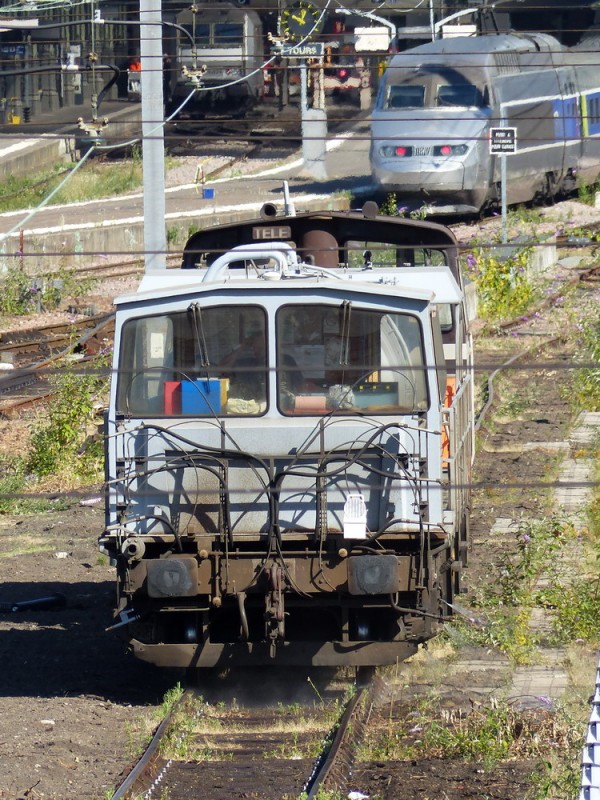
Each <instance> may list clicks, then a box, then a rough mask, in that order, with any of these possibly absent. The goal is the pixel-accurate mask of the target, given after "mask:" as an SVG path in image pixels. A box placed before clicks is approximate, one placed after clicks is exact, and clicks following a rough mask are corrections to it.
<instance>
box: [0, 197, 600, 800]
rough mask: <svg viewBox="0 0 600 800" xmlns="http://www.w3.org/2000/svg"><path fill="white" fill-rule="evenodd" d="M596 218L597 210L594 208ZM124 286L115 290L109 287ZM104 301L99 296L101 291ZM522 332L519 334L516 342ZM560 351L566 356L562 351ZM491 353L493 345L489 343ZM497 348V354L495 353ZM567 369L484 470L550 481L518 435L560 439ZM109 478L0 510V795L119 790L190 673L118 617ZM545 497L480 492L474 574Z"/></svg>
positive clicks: (488, 436) (381, 783) (411, 774)
mask: <svg viewBox="0 0 600 800" xmlns="http://www.w3.org/2000/svg"><path fill="white" fill-rule="evenodd" d="M596 216H600V215H598V212H597V213H596ZM114 294H115V291H114V287H111V288H110V289H108V290H107V291H106V293H105V294H104V295H103V297H104V298H105V299H106V298H109V297H112V296H113V295H114ZM99 299H100V298H99ZM512 343H514V340H513V342H512ZM554 355H555V356H556V357H557V358H560V359H568V358H569V357H570V354H569V352H568V351H565V350H564V349H562V350H558V351H556V353H554ZM482 357H483V358H488V357H489V358H491V357H492V354H489V353H488V354H482ZM495 357H497V354H495ZM563 379H564V380H566V378H565V377H564V375H563V374H561V373H560V372H556V373H555V374H549V373H548V371H547V370H543V369H540V371H539V372H538V373H537V374H534V375H533V376H532V374H531V373H523V374H521V375H520V376H518V377H517V378H516V380H517V382H518V383H519V385H518V386H517V389H516V391H517V393H522V394H523V395H524V396H528V392H529V391H530V387H531V386H532V385H534V386H535V387H536V398H537V400H541V403H542V405H539V404H538V405H536V407H535V410H534V411H531V413H529V410H528V409H527V408H525V409H524V410H523V412H522V413H521V414H520V416H519V418H517V419H512V420H510V421H507V422H506V423H504V424H499V425H497V426H495V427H494V429H490V430H488V429H486V428H485V426H484V428H483V430H482V432H481V434H480V441H481V449H480V452H479V454H478V459H477V468H476V475H475V477H476V479H478V480H485V481H491V482H495V481H498V480H500V479H501V480H502V481H506V480H513V479H514V481H516V482H518V481H519V480H524V479H527V480H529V481H532V480H535V479H537V478H541V476H542V474H543V473H544V471H545V470H546V469H547V466H548V459H549V458H553V457H554V456H552V455H549V454H548V453H547V452H544V451H543V450H535V451H531V452H525V453H523V452H520V450H519V448H518V446H517V445H518V443H519V442H521V441H549V442H550V441H560V440H562V439H564V438H565V433H566V430H567V427H568V425H569V424H570V422H571V412H570V409H569V406H568V404H567V403H566V401H565V400H564V397H563V394H562V391H561V389H562V382H563ZM16 431H18V429H17V428H16V427H15V425H14V423H5V424H4V426H2V427H0V446H1V445H4V447H17V446H18V440H19V435H18V433H16ZM100 496H101V487H100V486H97V487H91V488H90V491H89V493H88V494H87V495H86V498H85V499H84V500H83V501H81V502H75V503H74V504H73V506H72V508H70V509H69V510H67V511H54V512H47V513H45V514H42V515H34V516H23V517H12V516H0V663H1V664H2V667H3V668H2V680H1V682H0V719H1V720H2V725H1V728H0V798H1V799H2V800H21V798H27V800H32V799H33V800H39V799H40V798H44V799H45V800H72V799H73V800H75V798H77V800H88V799H89V800H92V799H93V800H98V798H103V797H110V790H111V789H112V787H114V785H115V784H116V783H117V781H118V777H119V775H120V774H121V773H122V772H123V771H124V770H127V768H128V767H129V765H130V764H131V763H132V760H133V759H134V757H135V755H136V753H138V752H139V742H140V738H141V736H143V735H144V733H147V732H148V730H149V727H148V724H147V723H142V719H143V718H148V717H149V715H150V714H151V712H152V710H153V709H154V708H155V707H156V706H157V704H159V703H160V701H161V700H162V698H163V695H164V693H165V691H166V690H167V689H168V688H170V687H172V686H173V685H174V684H175V683H176V682H177V681H178V680H183V677H184V676H183V675H182V674H181V673H178V672H176V671H160V670H157V669H154V668H152V667H150V666H147V665H144V664H143V663H141V662H138V661H137V660H135V659H134V658H133V657H132V656H131V655H129V654H128V653H127V652H126V647H125V644H124V643H123V642H121V641H120V640H119V639H118V638H117V636H116V635H115V633H111V632H106V630H105V629H106V627H108V626H109V625H110V624H111V608H112V605H113V596H114V571H113V569H112V568H111V567H110V566H109V565H108V564H107V563H106V561H105V560H103V559H102V558H101V556H100V554H99V552H98V550H97V537H98V535H99V534H100V532H101V530H102V526H103V510H102V504H101V501H100ZM543 505H544V499H543V497H542V495H541V494H538V493H536V492H531V491H527V492H522V493H521V494H517V495H516V499H515V495H514V494H513V493H508V494H507V495H506V497H505V498H504V500H499V501H498V500H494V503H493V504H492V503H490V502H489V500H488V496H487V494H486V490H485V489H482V490H480V491H479V492H476V495H475V503H474V509H473V515H472V527H473V534H474V539H475V548H474V555H475V559H474V562H473V566H472V567H470V569H471V570H472V574H473V576H474V577H476V576H477V572H478V570H480V569H482V568H484V566H485V563H486V562H485V561H484V560H482V558H483V555H482V553H481V547H478V544H477V543H478V541H481V540H483V538H485V536H486V535H487V533H488V532H489V525H490V523H491V522H492V521H493V519H494V518H495V517H503V516H505V517H513V518H514V516H515V513H516V514H519V513H521V512H522V513H523V514H524V515H530V514H536V513H538V512H539V509H540V508H542V507H543ZM54 595H60V597H59V598H54V600H55V604H54V605H53V606H52V605H51V606H50V607H47V608H44V607H38V608H31V609H29V610H23V609H19V610H12V609H13V606H14V604H15V603H19V602H21V601H26V600H36V599H40V598H49V597H52V596H54ZM531 770H532V765H531V764H528V763H521V762H517V761H515V762H511V763H509V764H506V765H504V766H502V767H501V768H497V769H496V770H494V771H493V773H490V774H488V773H486V772H485V771H483V770H482V768H481V767H479V766H478V765H474V764H467V763H463V762H447V761H437V760H428V761H420V762H411V763H403V762H389V761H386V762H381V763H380V762H376V763H370V764H364V765H361V768H360V770H359V771H357V772H356V774H355V775H354V776H353V779H355V780H354V784H355V785H354V786H353V787H352V788H354V789H355V790H357V791H360V792H361V793H363V794H365V795H367V796H368V797H370V798H375V797H377V798H381V800H384V798H385V800H387V798H390V799H391V798H393V799H394V800H400V798H402V799H403V800H413V798H414V800H416V799H417V798H419V799H420V800H422V799H423V798H428V797H436V798H446V800H459V798H468V797H479V798H481V797H488V798H494V800H496V799H497V800H517V799H518V798H523V797H524V796H525V791H526V787H527V785H528V780H529V776H530V774H531Z"/></svg>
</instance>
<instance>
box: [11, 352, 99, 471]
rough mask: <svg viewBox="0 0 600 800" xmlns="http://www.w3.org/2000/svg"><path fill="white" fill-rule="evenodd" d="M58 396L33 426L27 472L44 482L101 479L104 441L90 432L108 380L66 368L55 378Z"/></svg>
mask: <svg viewBox="0 0 600 800" xmlns="http://www.w3.org/2000/svg"><path fill="white" fill-rule="evenodd" d="M51 381H52V382H53V383H54V385H55V387H56V394H55V395H54V396H53V397H52V399H51V400H50V402H49V404H48V407H47V409H46V412H45V414H44V416H43V417H40V419H39V420H38V422H37V423H36V424H35V425H34V426H33V429H32V432H31V437H30V451H29V454H28V457H27V462H26V470H27V472H28V473H31V474H33V475H35V476H37V477H40V478H43V477H45V476H47V475H51V474H53V473H59V474H65V473H69V474H72V475H74V476H77V477H78V478H80V479H83V480H91V479H97V478H99V477H100V475H101V468H102V461H103V454H104V453H103V443H102V437H101V436H100V435H98V434H97V431H96V432H95V435H89V428H90V426H91V425H93V423H94V420H95V418H96V413H97V406H98V398H103V397H104V395H105V393H106V391H107V388H108V379H107V377H106V376H105V375H103V374H102V373H99V372H85V371H81V370H76V369H74V368H66V369H64V370H63V371H61V373H60V374H59V375H56V376H52V377H51Z"/></svg>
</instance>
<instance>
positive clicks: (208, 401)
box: [181, 378, 221, 414]
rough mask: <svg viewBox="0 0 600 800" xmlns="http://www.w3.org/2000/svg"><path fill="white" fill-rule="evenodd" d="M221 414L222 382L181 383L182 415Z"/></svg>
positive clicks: (212, 380)
mask: <svg viewBox="0 0 600 800" xmlns="http://www.w3.org/2000/svg"><path fill="white" fill-rule="evenodd" d="M220 412H221V381H220V380H219V379H218V378H209V379H208V380H201V379H199V380H195V381H181V413H182V414H213V413H214V414H219V413H220Z"/></svg>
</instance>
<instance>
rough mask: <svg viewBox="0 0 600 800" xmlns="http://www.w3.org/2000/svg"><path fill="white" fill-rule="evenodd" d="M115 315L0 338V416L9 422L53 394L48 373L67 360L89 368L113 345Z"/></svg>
mask: <svg viewBox="0 0 600 800" xmlns="http://www.w3.org/2000/svg"><path fill="white" fill-rule="evenodd" d="M113 330H114V316H113V315H112V314H108V315H107V314H100V315H95V316H90V317H85V318H83V319H81V320H77V321H75V322H72V323H63V322H61V323H53V324H50V325H44V326H42V327H39V328H34V329H28V330H24V331H11V332H7V333H3V334H2V335H1V336H0V357H1V358H2V362H3V363H4V365H5V366H6V367H7V368H8V369H5V370H3V371H2V372H1V373H0V416H2V417H3V418H4V419H10V418H12V417H14V416H15V415H16V414H18V413H20V412H22V411H23V410H25V409H27V408H30V407H31V406H32V405H34V404H36V403H40V402H42V401H44V400H47V399H48V398H49V397H51V396H52V394H53V393H54V389H53V386H52V384H51V382H50V381H49V376H50V374H51V373H52V372H53V371H54V370H56V369H60V368H61V365H62V363H63V362H64V360H65V359H66V358H69V357H70V358H75V359H76V360H77V363H78V364H80V365H81V366H82V367H83V368H89V367H90V366H92V365H93V364H94V363H95V362H97V360H98V359H99V358H100V357H101V356H102V355H104V354H105V353H106V352H107V351H108V350H109V349H110V347H111V345H112V333H113Z"/></svg>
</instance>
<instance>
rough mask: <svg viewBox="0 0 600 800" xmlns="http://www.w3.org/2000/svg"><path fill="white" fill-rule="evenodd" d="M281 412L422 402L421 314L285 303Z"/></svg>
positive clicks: (418, 407)
mask: <svg viewBox="0 0 600 800" xmlns="http://www.w3.org/2000/svg"><path fill="white" fill-rule="evenodd" d="M276 327H277V343H278V347H277V362H278V363H277V372H278V377H279V380H278V390H279V391H278V404H279V408H280V410H281V411H282V413H283V414H293V415H298V414H319V413H321V414H322V413H332V412H333V413H335V412H340V413H367V414H368V413H371V414H388V413H390V414H392V413H395V414H397V413H409V412H417V411H422V410H425V409H426V408H427V406H428V400H427V384H426V372H425V370H424V368H423V363H424V362H423V347H422V337H421V329H420V325H419V322H418V321H417V319H416V318H415V317H412V316H410V315H408V314H389V313H382V312H377V311H365V310H361V309H353V308H352V304H351V303H350V302H348V301H346V302H344V303H342V304H341V305H339V306H331V305H314V306H306V305H303V306H285V307H283V308H281V309H280V311H279V313H278V315H277V320H276Z"/></svg>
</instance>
